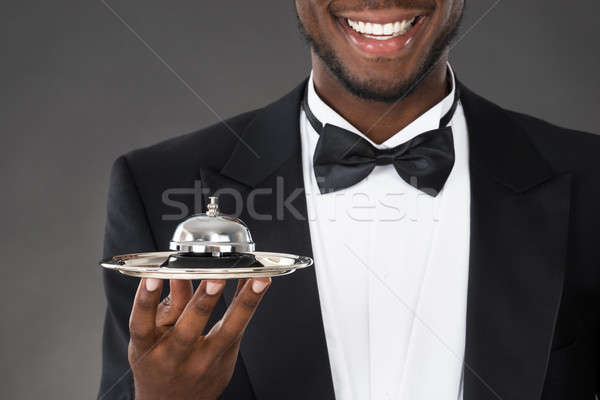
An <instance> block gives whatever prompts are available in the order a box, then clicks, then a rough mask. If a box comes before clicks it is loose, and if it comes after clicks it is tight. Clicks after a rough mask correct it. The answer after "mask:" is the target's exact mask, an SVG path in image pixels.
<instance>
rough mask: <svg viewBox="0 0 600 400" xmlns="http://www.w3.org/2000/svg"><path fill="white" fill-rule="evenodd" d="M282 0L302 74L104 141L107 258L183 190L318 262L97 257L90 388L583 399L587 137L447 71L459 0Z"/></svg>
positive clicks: (587, 340)
mask: <svg viewBox="0 0 600 400" xmlns="http://www.w3.org/2000/svg"><path fill="white" fill-rule="evenodd" d="M296 8H297V12H298V17H299V21H300V25H301V29H302V31H303V33H304V34H305V36H306V38H307V40H308V42H309V44H310V46H311V50H312V52H311V55H312V73H311V76H310V78H309V80H308V81H305V82H302V83H301V84H300V85H299V86H298V88H296V89H295V90H294V91H292V92H291V93H290V94H288V95H286V96H285V97H283V98H282V99H280V100H278V101H276V102H274V103H273V104H271V105H269V106H267V107H265V108H262V109H259V110H256V111H251V112H248V113H245V114H242V115H239V116H237V117H234V118H232V119H230V120H228V121H226V123H221V124H217V125H215V126H212V127H209V128H206V129H203V130H200V131H198V132H194V133H192V134H189V135H185V136H182V137H178V138H174V139H172V140H169V141H166V142H164V143H160V144H157V145H154V146H151V147H149V148H145V149H142V150H137V151H134V152H131V153H129V154H127V155H125V156H122V157H120V158H119V159H118V160H117V161H116V163H115V165H114V168H113V173H112V180H111V187H110V195H109V203H108V222H107V229H106V241H105V256H106V257H109V256H112V255H115V254H122V253H132V252H140V251H154V250H164V249H166V246H167V243H168V242H169V239H170V236H171V234H172V232H173V230H174V228H175V226H176V224H177V223H178V222H180V221H181V219H182V218H185V217H187V216H188V215H189V214H190V213H191V212H192V211H194V210H196V211H200V210H198V208H197V207H195V206H196V205H197V204H196V203H197V201H198V199H197V196H183V197H178V198H177V199H176V200H175V197H176V196H172V195H173V193H175V192H177V190H173V189H179V188H195V193H196V194H199V195H201V196H202V197H201V199H202V203H203V204H206V203H205V201H206V196H207V195H209V194H210V195H212V194H218V195H220V205H221V209H222V210H223V211H224V212H228V213H232V214H237V215H238V216H241V218H242V219H243V220H244V221H245V222H246V223H247V224H248V226H249V228H250V230H251V232H252V234H253V236H254V239H255V241H256V243H257V244H258V247H259V249H261V250H269V251H282V252H289V253H295V254H302V255H309V256H313V257H314V259H315V265H314V267H312V268H310V269H307V270H303V271H298V272H297V273H295V274H294V275H292V276H289V277H285V278H277V279H275V281H274V282H272V283H271V282H270V281H269V280H264V279H253V280H248V281H242V282H239V284H238V286H237V289H236V287H234V286H232V287H229V286H226V285H225V283H224V282H223V281H208V282H202V283H200V284H199V285H198V287H197V288H196V289H195V291H194V289H193V287H192V284H191V283H189V282H185V281H172V282H170V285H167V283H162V282H161V281H157V280H154V279H148V280H142V281H141V282H139V285H138V281H137V280H135V279H131V278H126V277H124V276H122V275H119V274H116V273H113V272H105V275H104V278H105V287H106V295H107V300H108V310H107V314H106V322H105V332H104V343H103V346H104V365H103V377H102V385H101V390H100V396H101V397H102V398H104V399H129V398H133V397H134V396H135V398H136V399H166V398H177V399H215V398H219V397H220V396H222V397H220V398H224V399H258V400H275V399H334V398H335V399H338V400H348V399H360V400H362V399H377V400H380V399H410V400H414V399H433V398H435V399H465V400H482V399H504V400H508V399H528V400H529V399H545V400H548V399H589V400H592V399H594V398H595V396H596V394H597V393H598V390H599V383H600V369H599V362H600V348H599V346H598V343H599V342H600V330H599V313H598V304H599V303H598V294H599V293H600V291H599V283H600V274H599V261H598V257H597V251H596V248H597V244H596V240H595V235H596V233H597V232H598V230H599V229H600V213H599V212H598V211H597V204H600V190H599V189H598V185H597V182H599V180H600V166H599V165H598V163H597V161H596V159H597V154H599V153H600V138H598V137H596V136H594V135H591V134H585V133H579V132H573V131H568V130H565V129H562V128H558V127H555V126H552V125H550V124H548V123H545V122H543V121H540V120H537V119H534V118H532V117H528V116H525V115H521V114H517V113H514V112H511V111H507V110H504V109H502V108H500V107H498V106H496V105H494V104H492V103H490V102H488V101H487V100H485V99H483V98H481V97H479V96H477V95H476V94H474V93H472V92H471V91H469V89H467V88H466V87H464V86H463V85H462V84H461V83H460V82H459V81H458V80H457V79H456V77H455V75H454V72H453V71H452V69H451V68H450V67H449V66H448V64H447V60H448V47H449V43H450V41H451V39H452V37H453V35H454V33H455V32H456V28H457V26H458V25H459V22H460V19H461V16H462V13H463V9H464V1H463V0H413V1H401V0H397V1H360V0H296ZM174 205H176V206H177V207H176V208H174V207H173V206H174ZM174 210H175V211H177V210H179V211H181V210H183V211H184V212H183V213H180V215H179V216H178V218H170V217H172V216H173V213H174ZM185 211H187V212H185ZM136 290H137V292H136ZM167 295H168V296H167ZM161 299H162V300H161ZM259 302H260V305H259ZM251 318H252V321H250V319H251ZM129 368H131V371H132V373H130V372H129Z"/></svg>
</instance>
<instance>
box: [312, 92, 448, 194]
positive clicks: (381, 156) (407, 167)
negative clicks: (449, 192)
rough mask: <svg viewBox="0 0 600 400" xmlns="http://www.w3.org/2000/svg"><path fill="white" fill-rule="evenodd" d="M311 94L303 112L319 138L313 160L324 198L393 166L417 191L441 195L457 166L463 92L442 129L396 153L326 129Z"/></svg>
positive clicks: (398, 148)
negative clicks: (455, 130) (455, 125)
mask: <svg viewBox="0 0 600 400" xmlns="http://www.w3.org/2000/svg"><path fill="white" fill-rule="evenodd" d="M307 92H308V89H307V90H306V92H305V94H304V99H303V101H302V107H303V108H304V112H305V113H306V116H307V118H308V121H309V122H310V124H311V125H312V127H313V128H314V130H315V131H316V132H317V133H318V134H319V140H318V142H317V148H316V149H315V154H314V158H313V164H314V170H315V175H316V178H317V184H318V185H319V190H320V191H321V193H329V192H335V191H338V190H341V189H345V188H347V187H349V186H352V185H355V184H357V183H358V182H360V181H362V180H363V179H365V178H366V177H367V176H368V175H369V174H370V173H371V171H373V168H375V166H376V165H388V164H392V165H393V166H394V168H395V169H396V171H397V172H398V175H400V177H401V178H402V179H404V181H405V182H407V183H408V184H410V185H411V186H413V187H415V188H417V189H419V190H421V191H422V192H424V193H427V194H429V195H431V196H434V197H435V196H437V194H438V193H439V192H440V190H442V188H443V187H444V184H445V183H446V180H447V179H448V176H449V175H450V171H452V167H453V166H454V142H453V139H452V128H451V127H449V126H447V125H448V123H449V122H450V121H451V120H452V117H453V115H454V111H456V107H457V104H458V98H459V94H458V87H456V89H455V96H454V102H453V103H452V107H451V108H450V110H449V111H448V112H447V113H446V115H444V117H442V119H441V120H440V128H439V129H434V130H431V131H428V132H425V133H422V134H420V135H419V136H416V137H415V138H413V139H411V140H409V141H408V142H406V143H403V144H401V145H399V146H396V147H393V148H391V149H377V148H376V147H374V146H373V145H372V144H371V143H369V142H368V141H366V140H365V139H363V138H362V137H360V136H358V135H356V134H355V133H353V132H350V131H348V130H346V129H343V128H340V127H338V126H335V125H330V124H325V126H323V124H321V122H320V121H319V120H318V119H317V118H316V117H315V115H314V114H313V113H312V112H311V110H310V108H309V107H308V100H307V97H308V96H307Z"/></svg>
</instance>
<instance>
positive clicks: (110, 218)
mask: <svg viewBox="0 0 600 400" xmlns="http://www.w3.org/2000/svg"><path fill="white" fill-rule="evenodd" d="M145 251H156V244H155V240H154V238H153V236H152V232H151V230H150V225H149V223H148V219H147V217H146V212H145V209H144V205H143V202H142V199H141V197H140V195H139V192H138V189H137V187H136V183H135V179H134V177H133V174H132V172H131V170H130V168H129V166H128V163H127V158H126V156H121V157H120V158H118V159H117V160H116V161H115V163H114V165H113V168H112V172H111V178H110V187H109V192H108V206H107V219H106V228H105V234H104V252H103V257H104V258H108V257H112V256H114V255H117V254H126V253H136V252H145ZM102 274H103V281H104V292H105V296H106V315H105V320H104V332H103V337H102V378H101V383H100V390H99V394H98V398H99V399H102V400H124V399H133V397H134V394H133V378H132V374H131V371H130V370H129V363H128V361H127V346H128V343H129V314H130V311H131V306H132V303H133V298H134V296H135V291H136V289H137V285H138V282H139V280H138V279H137V278H131V277H127V276H125V275H122V274H120V273H119V272H117V271H109V270H103V272H102Z"/></svg>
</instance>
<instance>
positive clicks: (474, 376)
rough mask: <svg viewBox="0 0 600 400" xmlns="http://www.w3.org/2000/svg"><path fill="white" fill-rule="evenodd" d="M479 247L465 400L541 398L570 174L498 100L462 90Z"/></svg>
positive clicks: (473, 265)
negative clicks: (556, 168)
mask: <svg viewBox="0 0 600 400" xmlns="http://www.w3.org/2000/svg"><path fill="white" fill-rule="evenodd" d="M462 93H463V96H462V98H461V102H462V104H463V107H464V110H465V115H466V118H467V123H468V127H469V144H470V170H471V193H472V200H471V243H470V247H471V252H470V266H469V288H468V297H467V340H466V350H465V353H466V354H465V378H464V379H465V381H464V399H465V400H485V399H490V400H491V399H500V398H501V399H506V400H508V399H528V400H531V399H540V398H541V394H542V388H543V383H544V377H545V372H546V366H547V360H548V357H549V351H550V347H551V343H552V336H553V331H554V326H555V322H556V317H557V313H558V308H559V304H560V299H561V295H562V287H563V279H564V270H565V262H566V245H567V229H568V219H569V198H570V176H568V175H556V174H555V173H554V172H553V171H552V170H551V169H550V167H549V165H548V164H547V163H546V162H545V161H544V160H543V159H542V157H541V156H540V155H539V154H538V153H537V151H536V150H535V148H534V147H533V146H532V144H531V143H530V142H529V140H528V139H527V136H526V133H525V132H523V131H522V130H521V128H520V127H518V126H516V125H515V124H514V123H513V122H512V121H511V120H510V118H509V116H508V114H507V113H506V112H505V111H503V110H501V109H500V108H498V107H497V106H495V105H493V104H491V103H488V102H487V101H486V100H484V99H481V98H479V97H478V96H476V95H474V94H473V93H471V92H470V91H468V90H467V89H466V88H462Z"/></svg>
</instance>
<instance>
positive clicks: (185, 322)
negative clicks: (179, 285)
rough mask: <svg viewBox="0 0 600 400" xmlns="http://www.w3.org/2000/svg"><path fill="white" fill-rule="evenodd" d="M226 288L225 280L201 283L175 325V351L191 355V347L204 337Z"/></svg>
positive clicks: (173, 341) (173, 338)
mask: <svg viewBox="0 0 600 400" xmlns="http://www.w3.org/2000/svg"><path fill="white" fill-rule="evenodd" d="M224 287H225V281H224V280H207V281H202V283H200V286H198V289H197V290H196V293H194V296H193V297H192V299H191V300H190V301H189V303H188V304H187V306H186V307H185V309H184V310H183V313H182V314H181V316H180V317H179V319H178V320H177V322H176V323H175V328H174V329H173V333H172V346H173V351H175V352H179V353H189V350H190V346H192V345H194V344H195V343H196V342H197V341H198V339H199V338H200V336H202V332H203V331H204V327H205V326H206V323H207V322H208V319H209V318H210V314H211V313H212V310H213V308H214V307H215V304H217V300H218V299H219V297H220V295H221V293H222V292H223V288H224Z"/></svg>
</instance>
